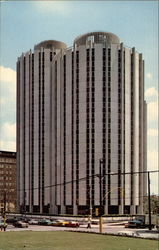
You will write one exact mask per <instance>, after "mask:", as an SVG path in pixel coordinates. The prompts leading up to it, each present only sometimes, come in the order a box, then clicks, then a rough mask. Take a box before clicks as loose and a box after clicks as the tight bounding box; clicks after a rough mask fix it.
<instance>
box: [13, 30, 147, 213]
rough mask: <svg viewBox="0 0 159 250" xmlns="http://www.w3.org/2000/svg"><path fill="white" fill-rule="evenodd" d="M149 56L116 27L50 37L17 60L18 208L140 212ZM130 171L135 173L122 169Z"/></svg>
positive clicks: (37, 211) (49, 210)
mask: <svg viewBox="0 0 159 250" xmlns="http://www.w3.org/2000/svg"><path fill="white" fill-rule="evenodd" d="M145 138H146V103H145V101H144V61H143V59H142V54H139V53H138V52H137V51H136V50H135V48H133V49H131V48H127V47H125V46H124V45H123V44H122V43H120V42H119V39H118V37H116V36H115V35H114V34H111V33H105V32H93V33H87V34H85V35H82V36H80V37H78V38H77V39H75V41H74V46H73V47H72V48H69V49H67V47H66V45H65V44H64V43H61V42H57V41H45V42H42V43H40V44H38V45H36V46H35V48H34V51H33V52H32V51H29V52H27V53H25V54H22V56H21V57H19V58H18V62H17V169H18V176H19V180H18V196H17V197H18V207H19V210H22V211H23V210H24V208H25V209H26V210H27V211H28V212H35V213H49V214H60V213H61V214H65V213H66V214H69V213H70V214H74V215H76V214H87V213H89V209H90V207H92V208H93V212H95V209H96V208H99V205H100V201H99V197H100V189H99V176H98V174H99V160H100V159H103V164H102V177H103V178H102V190H101V191H102V210H103V212H105V213H108V214H114V213H116V214H126V213H132V214H136V213H140V214H141V213H142V212H143V195H144V194H145V192H146V190H145V187H146V180H145V177H146V176H144V175H143V174H133V172H141V171H145V170H146V139H145ZM120 173H132V174H126V175H124V174H120Z"/></svg>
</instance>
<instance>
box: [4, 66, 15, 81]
mask: <svg viewBox="0 0 159 250" xmlns="http://www.w3.org/2000/svg"><path fill="white" fill-rule="evenodd" d="M0 82H9V83H16V71H14V70H13V69H10V68H5V67H3V66H0Z"/></svg>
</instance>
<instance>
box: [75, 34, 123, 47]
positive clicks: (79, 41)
mask: <svg viewBox="0 0 159 250" xmlns="http://www.w3.org/2000/svg"><path fill="white" fill-rule="evenodd" d="M89 41H91V42H93V43H107V44H108V45H110V44H118V43H120V40H119V38H118V37H117V36H116V35H114V34H113V33H110V32H102V31H97V32H90V33H86V34H83V35H81V36H78V37H77V38H76V39H75V40H74V45H76V46H80V45H86V43H87V42H89Z"/></svg>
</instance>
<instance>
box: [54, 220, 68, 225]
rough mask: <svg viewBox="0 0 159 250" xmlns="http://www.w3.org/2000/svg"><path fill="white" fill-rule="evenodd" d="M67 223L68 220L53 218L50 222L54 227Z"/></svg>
mask: <svg viewBox="0 0 159 250" xmlns="http://www.w3.org/2000/svg"><path fill="white" fill-rule="evenodd" d="M67 223H68V221H64V220H55V221H52V222H51V226H56V227H59V226H61V227H64V226H65V225H66V224H67Z"/></svg>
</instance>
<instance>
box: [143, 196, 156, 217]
mask: <svg viewBox="0 0 159 250" xmlns="http://www.w3.org/2000/svg"><path fill="white" fill-rule="evenodd" d="M150 201H151V212H152V213H153V214H159V196H158V195H154V194H153V195H151V196H150ZM144 213H145V214H147V213H148V196H145V197H144Z"/></svg>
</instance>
